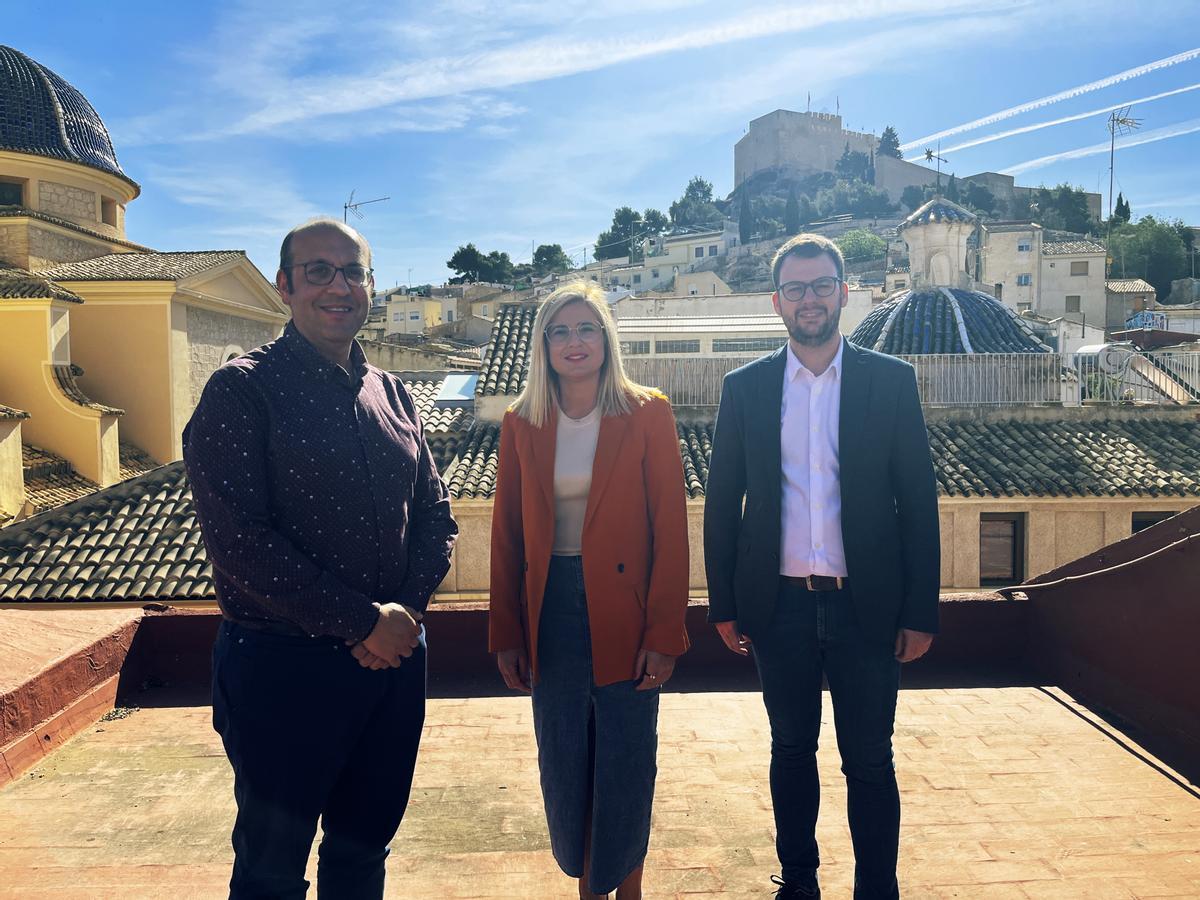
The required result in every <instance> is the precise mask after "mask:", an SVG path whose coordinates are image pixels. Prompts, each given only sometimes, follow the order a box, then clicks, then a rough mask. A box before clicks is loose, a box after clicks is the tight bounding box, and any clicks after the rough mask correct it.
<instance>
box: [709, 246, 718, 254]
mask: <svg viewBox="0 0 1200 900" xmlns="http://www.w3.org/2000/svg"><path fill="white" fill-rule="evenodd" d="M708 255H709V256H716V255H717V245H716V244H709V245H708Z"/></svg>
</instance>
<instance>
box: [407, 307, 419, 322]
mask: <svg viewBox="0 0 1200 900" xmlns="http://www.w3.org/2000/svg"><path fill="white" fill-rule="evenodd" d="M408 321H410V322H420V321H421V311H420V310H419V309H414V310H412V311H411V312H409V314H408Z"/></svg>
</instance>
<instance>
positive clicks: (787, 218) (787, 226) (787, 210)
mask: <svg viewBox="0 0 1200 900" xmlns="http://www.w3.org/2000/svg"><path fill="white" fill-rule="evenodd" d="M783 229H784V231H786V232H787V233H788V234H799V233H800V201H798V200H797V199H796V192H795V190H792V191H790V192H789V193H788V198H787V206H785V207H784V209H783Z"/></svg>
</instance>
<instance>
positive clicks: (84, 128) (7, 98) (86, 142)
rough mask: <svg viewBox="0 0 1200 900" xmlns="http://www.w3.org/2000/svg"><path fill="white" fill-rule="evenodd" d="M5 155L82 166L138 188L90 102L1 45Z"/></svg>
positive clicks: (0, 126) (0, 121)
mask: <svg viewBox="0 0 1200 900" xmlns="http://www.w3.org/2000/svg"><path fill="white" fill-rule="evenodd" d="M0 150H15V151H17V152H19V153H31V154H34V155H36V156H48V157H51V158H52V159H62V160H66V161H68V162H74V163H80V164H82V165H85V166H90V167H91V168H93V169H99V170H100V171H102V172H108V173H109V174H110V175H116V176H118V177H120V178H122V179H124V180H126V181H129V182H130V183H131V184H132V183H133V182H132V181H131V180H130V179H129V177H128V176H127V175H126V174H125V173H124V172H123V171H122V170H121V165H120V163H118V162H117V155H116V153H114V152H113V145H112V141H111V140H110V139H109V136H108V129H107V128H105V127H104V122H103V121H101V119H100V116H98V115H97V114H96V110H95V109H93V108H92V104H90V103H88V101H87V98H86V97H84V96H83V94H81V93H79V91H78V90H76V89H75V88H74V87H73V86H72V85H71V84H69V83H68V82H67V81H66V80H64V79H63V78H60V77H59V76H58V75H56V74H55V73H54V72H51V71H50V70H49V69H47V68H46V67H45V66H43V65H41V64H40V63H38V62H36V61H34V60H32V59H30V58H29V57H28V56H26V55H25V54H24V53H22V52H21V51H19V50H14V49H13V48H11V47H5V46H0Z"/></svg>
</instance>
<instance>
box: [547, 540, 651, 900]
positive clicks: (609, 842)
mask: <svg viewBox="0 0 1200 900" xmlns="http://www.w3.org/2000/svg"><path fill="white" fill-rule="evenodd" d="M601 602H603V600H601ZM637 684H638V682H637V681H620V682H617V683H616V684H608V685H605V686H604V687H597V686H596V684H595V682H594V681H593V680H592V639H591V632H590V630H589V628H588V614H587V599H586V597H585V595H584V589H583V561H582V557H579V556H554V557H551V561H550V575H549V579H548V580H547V583H546V594H545V597H544V598H543V600H542V612H541V620H540V628H539V634H538V683H537V684H536V685H535V686H534V688H533V727H534V734H535V735H536V737H537V745H538V768H539V769H540V771H541V779H542V799H543V801H544V803H545V807H546V824H547V826H548V828H549V831H550V847H551V849H552V851H553V852H554V859H555V860H556V861H557V862H558V865H559V867H560V868H561V869H562V870H563V872H565V873H566V874H567V875H569V876H571V877H572V878H579V877H581V876H582V875H583V851H584V835H585V833H586V829H587V828H588V816H589V814H590V816H591V839H592V848H591V876H590V878H589V884H588V889H589V890H591V891H592V893H595V894H607V893H610V892H612V891H614V890H616V888H617V886H618V885H619V884H620V883H621V882H622V881H624V880H625V878H626V876H628V875H629V873H630V872H632V871H633V870H634V869H636V868H637V867H638V866H640V865H641V864H642V861H643V860H644V859H645V858H646V848H647V846H648V845H649V841H650V808H651V806H652V804H653V802H654V778H655V775H656V774H657V772H658V767H657V763H656V761H655V757H656V754H657V751H658V695H659V689H658V688H654V689H652V690H648V691H636V690H634V688H635V687H636V686H637Z"/></svg>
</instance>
